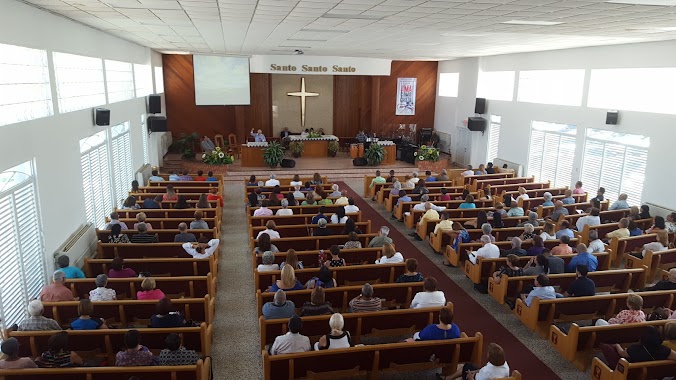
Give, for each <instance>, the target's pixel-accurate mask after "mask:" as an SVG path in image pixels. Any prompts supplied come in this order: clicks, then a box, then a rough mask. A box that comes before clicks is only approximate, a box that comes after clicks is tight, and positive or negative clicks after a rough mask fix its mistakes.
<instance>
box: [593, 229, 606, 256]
mask: <svg viewBox="0 0 676 380" xmlns="http://www.w3.org/2000/svg"><path fill="white" fill-rule="evenodd" d="M605 250H606V245H605V244H603V241H601V239H599V232H598V231H597V230H591V231H589V252H591V253H596V252H605Z"/></svg>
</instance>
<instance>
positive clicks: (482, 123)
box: [467, 117, 487, 132]
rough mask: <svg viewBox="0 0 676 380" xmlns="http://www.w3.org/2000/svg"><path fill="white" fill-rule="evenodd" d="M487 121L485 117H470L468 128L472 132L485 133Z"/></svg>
mask: <svg viewBox="0 0 676 380" xmlns="http://www.w3.org/2000/svg"><path fill="white" fill-rule="evenodd" d="M486 124H487V122H486V119H484V118H483V117H470V118H468V119H467V128H468V129H469V130H470V131H475V132H483V131H485V130H486Z"/></svg>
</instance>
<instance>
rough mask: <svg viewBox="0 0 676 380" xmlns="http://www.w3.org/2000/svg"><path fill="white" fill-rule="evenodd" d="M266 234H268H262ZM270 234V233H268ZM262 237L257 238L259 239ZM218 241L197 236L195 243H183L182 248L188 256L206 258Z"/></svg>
mask: <svg viewBox="0 0 676 380" xmlns="http://www.w3.org/2000/svg"><path fill="white" fill-rule="evenodd" d="M264 235H268V234H263V235H262V236H264ZM268 236H270V235H268ZM261 240H263V239H259V241H261ZM219 242H220V240H219V239H211V240H209V238H207V237H206V236H203V237H201V238H199V240H198V241H197V243H183V246H182V247H183V250H185V252H186V253H187V254H189V255H190V256H192V257H193V258H195V259H206V258H207V257H209V256H211V255H213V254H214V252H216V250H217V249H218V243H219ZM269 250H270V251H273V252H274V250H272V249H269Z"/></svg>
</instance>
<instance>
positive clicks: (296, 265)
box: [279, 249, 304, 269]
mask: <svg viewBox="0 0 676 380" xmlns="http://www.w3.org/2000/svg"><path fill="white" fill-rule="evenodd" d="M287 265H289V266H290V267H291V268H293V269H304V266H303V262H302V261H298V255H297V254H296V250H295V249H289V250H288V251H286V259H285V260H284V261H282V263H281V264H279V269H284V267H285V266H287Z"/></svg>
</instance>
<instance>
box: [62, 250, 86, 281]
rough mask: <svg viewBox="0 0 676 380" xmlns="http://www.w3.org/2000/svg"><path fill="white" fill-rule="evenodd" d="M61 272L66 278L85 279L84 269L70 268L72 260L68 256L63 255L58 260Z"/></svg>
mask: <svg viewBox="0 0 676 380" xmlns="http://www.w3.org/2000/svg"><path fill="white" fill-rule="evenodd" d="M56 263H57V265H58V266H59V270H60V271H62V272H63V273H64V274H65V275H66V278H85V274H84V272H83V271H82V269H80V268H78V267H72V266H70V258H69V257H68V256H66V255H61V256H59V257H58V258H57V259H56Z"/></svg>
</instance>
